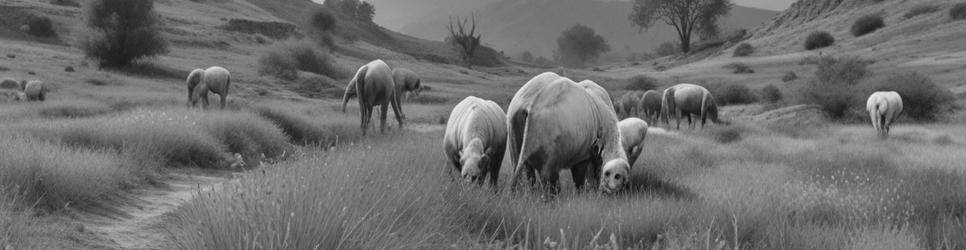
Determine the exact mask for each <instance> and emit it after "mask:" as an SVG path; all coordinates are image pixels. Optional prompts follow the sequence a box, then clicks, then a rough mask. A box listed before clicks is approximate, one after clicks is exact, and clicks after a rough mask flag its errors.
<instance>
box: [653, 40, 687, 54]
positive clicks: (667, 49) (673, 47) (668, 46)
mask: <svg viewBox="0 0 966 250" xmlns="http://www.w3.org/2000/svg"><path fill="white" fill-rule="evenodd" d="M680 52H681V46H679V45H678V44H676V43H672V42H665V43H662V44H661V45H660V46H658V47H657V48H654V54H655V55H657V57H665V56H671V55H677V54H678V53H680Z"/></svg>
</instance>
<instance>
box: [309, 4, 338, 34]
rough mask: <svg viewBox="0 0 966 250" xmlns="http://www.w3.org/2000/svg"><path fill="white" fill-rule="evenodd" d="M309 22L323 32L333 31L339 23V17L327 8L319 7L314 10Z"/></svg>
mask: <svg viewBox="0 0 966 250" xmlns="http://www.w3.org/2000/svg"><path fill="white" fill-rule="evenodd" d="M309 22H310V23H311V24H312V27H315V28H316V29H318V30H319V31H322V32H331V31H332V30H334V29H335V27H336V26H337V25H338V19H336V18H335V15H333V14H332V12H329V10H328V9H327V8H319V9H316V10H315V11H314V12H312V17H311V18H310V19H309Z"/></svg>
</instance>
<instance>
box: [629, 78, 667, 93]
mask: <svg viewBox="0 0 966 250" xmlns="http://www.w3.org/2000/svg"><path fill="white" fill-rule="evenodd" d="M660 85H661V81H658V80H657V79H656V78H654V77H650V76H647V75H637V76H635V77H631V79H627V87H625V88H624V89H627V90H642V91H646V90H652V89H657V87H658V86H660Z"/></svg>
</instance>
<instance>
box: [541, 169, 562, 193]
mask: <svg viewBox="0 0 966 250" xmlns="http://www.w3.org/2000/svg"><path fill="white" fill-rule="evenodd" d="M558 179H560V172H559V171H555V170H553V166H552V165H544V166H543V168H541V171H540V187H541V188H542V189H543V190H544V193H549V194H551V195H552V196H557V193H559V192H560V187H559V186H558Z"/></svg>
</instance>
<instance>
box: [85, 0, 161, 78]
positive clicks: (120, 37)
mask: <svg viewBox="0 0 966 250" xmlns="http://www.w3.org/2000/svg"><path fill="white" fill-rule="evenodd" d="M85 16H86V17H87V18H86V22H87V27H88V35H87V37H86V38H85V39H83V40H82V41H81V46H80V47H81V48H82V49H83V50H84V52H85V53H86V54H87V57H89V58H94V59H97V60H98V61H99V62H100V65H101V67H104V66H109V67H113V66H125V65H129V64H131V62H133V61H134V60H137V59H140V58H145V57H151V56H155V55H159V54H163V53H167V51H168V50H167V47H168V44H167V42H166V41H165V40H164V38H163V37H162V35H161V30H160V28H159V27H158V14H157V13H155V12H154V1H153V0H91V1H90V2H88V5H87V9H86V13H85Z"/></svg>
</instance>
